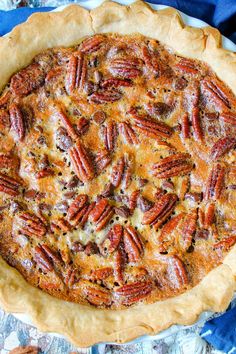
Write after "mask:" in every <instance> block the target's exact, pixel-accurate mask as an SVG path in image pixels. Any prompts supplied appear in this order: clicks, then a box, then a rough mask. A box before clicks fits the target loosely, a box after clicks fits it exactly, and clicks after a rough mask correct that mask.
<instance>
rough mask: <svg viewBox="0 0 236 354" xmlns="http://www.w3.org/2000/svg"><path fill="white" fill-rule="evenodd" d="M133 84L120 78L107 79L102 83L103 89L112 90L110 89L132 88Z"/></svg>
mask: <svg viewBox="0 0 236 354" xmlns="http://www.w3.org/2000/svg"><path fill="white" fill-rule="evenodd" d="M132 85H133V83H132V81H130V80H128V79H118V78H111V79H107V80H104V81H103V82H102V83H101V87H102V88H105V89H107V88H110V87H116V88H117V87H123V86H124V87H130V86H132Z"/></svg>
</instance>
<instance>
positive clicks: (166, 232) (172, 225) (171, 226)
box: [158, 213, 184, 252]
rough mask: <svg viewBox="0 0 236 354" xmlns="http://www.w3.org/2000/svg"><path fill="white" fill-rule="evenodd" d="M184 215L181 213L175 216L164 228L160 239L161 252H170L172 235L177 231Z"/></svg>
mask: <svg viewBox="0 0 236 354" xmlns="http://www.w3.org/2000/svg"><path fill="white" fill-rule="evenodd" d="M183 217H184V213H180V214H178V215H176V216H173V217H172V218H171V219H170V220H169V221H168V222H167V223H166V224H165V225H164V226H163V228H162V230H161V233H160V235H159V237H158V241H159V243H160V246H159V251H160V252H166V251H167V250H168V246H169V243H172V233H173V232H174V231H175V230H176V228H177V226H178V225H179V223H180V221H181V220H182V219H183Z"/></svg>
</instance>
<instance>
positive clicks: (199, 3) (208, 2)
mask: <svg viewBox="0 0 236 354" xmlns="http://www.w3.org/2000/svg"><path fill="white" fill-rule="evenodd" d="M150 2H151V3H154V4H155V3H157V4H163V5H169V6H173V7H175V8H176V9H178V10H181V11H183V12H184V13H186V14H187V15H190V16H193V17H196V18H199V19H201V20H203V21H205V22H207V23H209V24H210V25H212V26H214V27H216V28H218V29H219V30H220V31H221V33H222V34H224V35H225V36H226V37H228V38H230V39H231V40H232V41H233V42H234V43H235V44H236V0H204V1H203V0H150ZM51 9H52V8H38V9H36V8H34V9H32V8H20V9H17V10H12V11H0V35H3V34H5V33H7V32H9V31H10V30H11V29H12V28H13V27H14V26H16V25H17V24H19V23H21V22H23V21H25V20H26V19H27V17H28V16H29V15H31V14H32V13H33V12H37V11H49V10H51Z"/></svg>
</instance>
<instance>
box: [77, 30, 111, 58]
mask: <svg viewBox="0 0 236 354" xmlns="http://www.w3.org/2000/svg"><path fill="white" fill-rule="evenodd" d="M105 40H106V37H105V36H103V35H102V34H97V35H95V36H93V37H89V38H87V39H85V40H84V41H83V42H82V43H81V44H80V46H79V49H80V50H81V52H82V53H86V54H90V53H93V52H96V51H97V50H98V49H100V48H101V46H102V45H103V43H104V42H105Z"/></svg>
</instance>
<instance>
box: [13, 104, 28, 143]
mask: <svg viewBox="0 0 236 354" xmlns="http://www.w3.org/2000/svg"><path fill="white" fill-rule="evenodd" d="M9 113H10V122H11V128H12V129H13V130H14V132H15V133H16V135H17V138H18V139H19V140H20V141H22V140H23V139H24V137H25V134H26V129H25V128H26V127H25V121H24V115H23V112H22V110H21V107H20V106H19V105H18V104H16V103H12V104H11V105H10V107H9Z"/></svg>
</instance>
